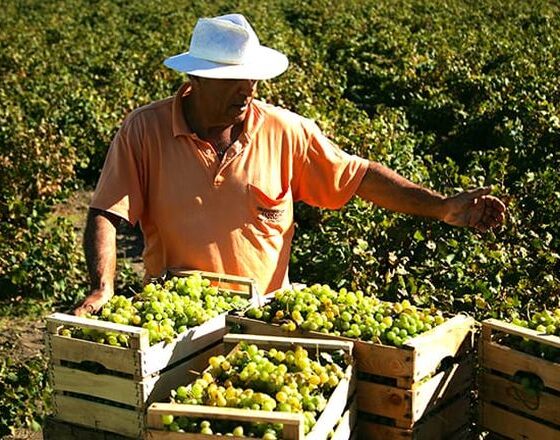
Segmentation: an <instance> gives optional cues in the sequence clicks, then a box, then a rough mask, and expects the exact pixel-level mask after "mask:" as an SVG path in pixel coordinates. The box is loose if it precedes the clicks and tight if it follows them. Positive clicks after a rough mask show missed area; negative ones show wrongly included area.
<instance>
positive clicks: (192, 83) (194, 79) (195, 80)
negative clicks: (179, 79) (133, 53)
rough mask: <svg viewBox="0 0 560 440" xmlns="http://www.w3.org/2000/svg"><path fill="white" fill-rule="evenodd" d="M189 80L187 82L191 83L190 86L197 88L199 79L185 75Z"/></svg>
mask: <svg viewBox="0 0 560 440" xmlns="http://www.w3.org/2000/svg"><path fill="white" fill-rule="evenodd" d="M187 76H188V78H189V82H190V83H191V85H193V86H195V87H197V86H198V85H199V84H200V79H201V78H200V77H198V76H195V75H187Z"/></svg>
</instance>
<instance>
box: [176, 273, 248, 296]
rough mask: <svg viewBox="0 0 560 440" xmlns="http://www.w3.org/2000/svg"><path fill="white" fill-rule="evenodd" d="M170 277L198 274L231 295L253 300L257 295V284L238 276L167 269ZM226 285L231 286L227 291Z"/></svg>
mask: <svg viewBox="0 0 560 440" xmlns="http://www.w3.org/2000/svg"><path fill="white" fill-rule="evenodd" d="M169 273H170V274H171V275H172V276H177V277H185V276H189V275H194V274H200V276H201V277H202V278H206V279H208V280H210V281H214V282H216V283H217V284H218V285H219V286H220V287H223V288H225V289H227V290H230V291H231V293H232V294H234V295H236V294H237V295H239V296H245V297H248V298H254V297H255V296H256V295H257V288H256V286H257V283H256V281H255V280H254V279H253V278H248V277H242V276H238V275H227V274H222V273H218V272H208V271H204V270H184V269H169ZM227 285H233V286H235V287H233V288H232V289H229V288H228V287H227ZM237 287H242V288H243V289H245V290H238V289H237Z"/></svg>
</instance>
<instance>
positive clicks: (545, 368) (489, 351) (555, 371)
mask: <svg viewBox="0 0 560 440" xmlns="http://www.w3.org/2000/svg"><path fill="white" fill-rule="evenodd" d="M481 366H482V367H484V368H487V369H491V370H496V371H499V372H501V373H504V374H506V375H508V376H515V373H517V372H520V371H524V372H528V373H532V374H535V375H537V376H539V377H540V378H541V380H542V381H543V383H544V385H545V387H547V388H552V389H554V390H556V391H560V364H557V363H555V362H550V361H547V360H545V359H540V358H538V357H536V356H532V355H530V354H527V353H523V352H521V351H519V350H516V349H513V348H510V347H506V346H505V345H500V344H498V343H496V342H492V341H485V340H483V341H482V344H481Z"/></svg>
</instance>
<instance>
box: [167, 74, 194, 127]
mask: <svg viewBox="0 0 560 440" xmlns="http://www.w3.org/2000/svg"><path fill="white" fill-rule="evenodd" d="M190 92H191V84H190V83H189V82H186V83H184V84H183V85H182V86H181V88H180V89H179V90H178V91H177V94H176V95H175V98H174V99H173V107H172V109H171V118H172V120H173V136H174V137H178V136H192V135H194V132H193V131H192V129H191V127H189V124H187V121H186V120H185V117H184V115H183V98H184V97H185V96H187V95H188V94H189V93H190Z"/></svg>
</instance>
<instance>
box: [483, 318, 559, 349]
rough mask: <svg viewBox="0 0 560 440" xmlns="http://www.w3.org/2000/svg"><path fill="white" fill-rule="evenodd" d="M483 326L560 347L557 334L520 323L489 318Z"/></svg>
mask: <svg viewBox="0 0 560 440" xmlns="http://www.w3.org/2000/svg"><path fill="white" fill-rule="evenodd" d="M482 326H483V328H484V327H487V328H488V327H489V328H491V329H492V330H495V331H500V332H503V333H506V334H509V335H516V336H521V337H523V338H527V339H531V340H533V341H536V342H540V343H542V344H545V345H550V346H552V347H556V348H560V337H558V336H555V335H547V334H546V333H542V332H538V331H536V330H532V329H529V328H525V327H521V326H519V325H515V324H511V323H509V322H505V321H500V320H498V319H493V318H492V319H487V320H485V321H483V322H482Z"/></svg>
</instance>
